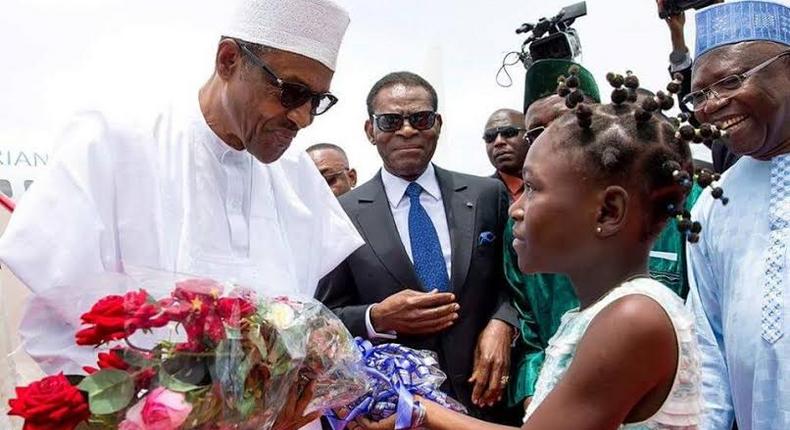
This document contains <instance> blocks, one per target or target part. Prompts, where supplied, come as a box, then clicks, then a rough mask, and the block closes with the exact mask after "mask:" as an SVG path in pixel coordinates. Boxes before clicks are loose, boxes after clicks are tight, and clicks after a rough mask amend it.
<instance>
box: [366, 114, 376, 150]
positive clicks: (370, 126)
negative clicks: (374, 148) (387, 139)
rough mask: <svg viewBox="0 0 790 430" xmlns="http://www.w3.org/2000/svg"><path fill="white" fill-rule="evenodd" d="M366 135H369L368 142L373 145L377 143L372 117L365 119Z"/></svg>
mask: <svg viewBox="0 0 790 430" xmlns="http://www.w3.org/2000/svg"><path fill="white" fill-rule="evenodd" d="M365 135H367V137H368V142H370V143H371V144H373V145H375V144H376V139H375V137H374V136H373V121H372V120H371V119H370V118H368V119H367V120H365Z"/></svg>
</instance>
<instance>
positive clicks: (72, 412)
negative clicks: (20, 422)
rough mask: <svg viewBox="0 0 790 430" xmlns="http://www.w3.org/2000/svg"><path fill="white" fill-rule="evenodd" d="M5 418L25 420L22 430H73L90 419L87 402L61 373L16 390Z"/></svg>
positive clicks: (9, 402)
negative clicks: (11, 417) (15, 417)
mask: <svg viewBox="0 0 790 430" xmlns="http://www.w3.org/2000/svg"><path fill="white" fill-rule="evenodd" d="M16 395H17V398H16V399H11V400H9V401H8V405H9V406H10V407H11V410H10V411H8V415H16V416H19V417H22V418H24V419H25V426H24V427H23V430H74V428H75V427H77V425H79V424H80V423H81V422H83V421H86V420H87V419H88V418H90V416H91V413H90V410H89V409H88V403H87V402H86V401H85V398H83V397H82V394H81V393H80V391H79V390H78V389H77V388H76V387H74V386H73V385H71V384H70V383H69V381H68V379H66V377H65V376H63V374H62V373H60V374H58V375H55V376H47V377H46V378H44V379H42V380H40V381H37V382H33V383H32V384H30V385H28V386H27V387H17V388H16Z"/></svg>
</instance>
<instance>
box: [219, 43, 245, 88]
mask: <svg viewBox="0 0 790 430" xmlns="http://www.w3.org/2000/svg"><path fill="white" fill-rule="evenodd" d="M241 57H242V52H241V48H239V45H238V44H237V43H236V42H235V41H234V40H232V39H222V40H221V41H220V42H219V46H218V47H217V58H216V59H215V65H214V67H215V72H216V74H217V76H219V77H220V78H221V79H222V80H229V79H230V78H231V76H233V74H234V73H237V72H238V70H240V69H241V66H242V65H243V59H242V58H241Z"/></svg>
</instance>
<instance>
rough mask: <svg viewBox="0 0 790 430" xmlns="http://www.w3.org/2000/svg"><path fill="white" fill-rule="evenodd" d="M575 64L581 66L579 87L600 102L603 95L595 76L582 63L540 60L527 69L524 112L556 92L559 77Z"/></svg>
mask: <svg viewBox="0 0 790 430" xmlns="http://www.w3.org/2000/svg"><path fill="white" fill-rule="evenodd" d="M574 65H575V66H578V67H579V88H580V89H581V90H582V91H584V94H585V95H587V96H589V97H591V98H592V99H593V100H595V101H596V102H597V103H600V101H601V96H600V94H599V92H598V85H597V84H596V83H595V78H593V75H592V73H590V71H589V70H587V69H585V68H584V67H583V66H582V65H580V64H577V63H574V62H573V61H570V60H558V59H548V60H538V61H536V62H534V63H533V64H532V65H531V66H530V67H529V69H527V78H526V81H525V85H524V87H525V88H524V112H526V111H527V108H528V107H529V105H531V104H532V103H533V102H534V101H535V100H539V99H542V98H543V97H546V96H549V95H551V94H555V93H556V91H557V78H559V77H560V76H566V75H568V69H569V68H570V67H571V66H574Z"/></svg>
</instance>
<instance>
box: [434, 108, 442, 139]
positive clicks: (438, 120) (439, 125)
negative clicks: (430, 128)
mask: <svg viewBox="0 0 790 430" xmlns="http://www.w3.org/2000/svg"><path fill="white" fill-rule="evenodd" d="M434 127H436V136H440V135H441V134H442V116H441V115H440V114H438V113H437V114H436V124H435V125H434Z"/></svg>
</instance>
